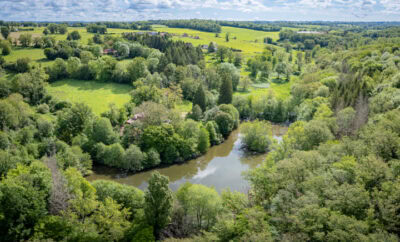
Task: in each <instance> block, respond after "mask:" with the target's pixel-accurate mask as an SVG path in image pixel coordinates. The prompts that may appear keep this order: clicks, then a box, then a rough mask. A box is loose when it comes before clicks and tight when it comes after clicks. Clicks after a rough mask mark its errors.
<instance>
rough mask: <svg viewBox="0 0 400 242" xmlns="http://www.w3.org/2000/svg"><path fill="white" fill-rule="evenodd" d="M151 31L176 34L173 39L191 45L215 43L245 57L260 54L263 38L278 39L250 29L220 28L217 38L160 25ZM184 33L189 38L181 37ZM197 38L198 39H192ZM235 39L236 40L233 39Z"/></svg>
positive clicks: (270, 33)
mask: <svg viewBox="0 0 400 242" xmlns="http://www.w3.org/2000/svg"><path fill="white" fill-rule="evenodd" d="M153 29H154V30H155V31H160V32H168V33H171V34H176V36H174V37H173V39H175V40H182V41H185V42H189V43H192V44H193V45H195V46H197V45H204V44H206V45H208V44H209V43H210V42H216V43H217V44H218V45H219V46H226V47H231V48H235V49H239V50H241V51H242V53H243V55H244V56H246V57H249V56H253V55H254V54H256V53H261V52H262V51H263V49H264V47H265V44H264V43H263V41H264V38H265V37H271V38H272V39H273V40H277V39H278V38H279V32H264V31H257V30H250V29H242V28H234V27H222V32H221V33H220V34H219V37H218V38H217V37H216V36H215V33H208V32H201V31H197V30H190V29H181V28H168V27H165V26H161V25H154V26H153ZM184 33H186V34H188V35H189V36H192V38H191V37H182V35H183V34H184ZM226 33H230V41H229V42H226V41H225V35H226ZM195 36H198V37H199V38H200V39H194V38H193V37H195ZM235 38H236V39H235Z"/></svg>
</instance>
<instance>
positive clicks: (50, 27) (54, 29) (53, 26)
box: [47, 24, 57, 34]
mask: <svg viewBox="0 0 400 242" xmlns="http://www.w3.org/2000/svg"><path fill="white" fill-rule="evenodd" d="M47 29H48V30H49V31H50V33H51V34H55V33H56V32H57V25H56V24H49V25H48V26H47Z"/></svg>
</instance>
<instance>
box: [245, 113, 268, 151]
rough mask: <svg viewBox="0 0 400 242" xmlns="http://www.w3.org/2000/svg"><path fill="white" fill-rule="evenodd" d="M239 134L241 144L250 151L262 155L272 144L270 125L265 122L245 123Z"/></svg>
mask: <svg viewBox="0 0 400 242" xmlns="http://www.w3.org/2000/svg"><path fill="white" fill-rule="evenodd" d="M241 132H242V133H243V135H244V136H243V144H244V146H245V148H246V149H248V150H250V151H255V152H259V153H264V152H266V151H267V150H268V149H269V148H270V146H271V144H272V131H271V125H270V124H269V123H267V122H263V121H254V122H247V123H245V124H244V125H243V127H241Z"/></svg>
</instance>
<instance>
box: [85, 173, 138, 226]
mask: <svg viewBox="0 0 400 242" xmlns="http://www.w3.org/2000/svg"><path fill="white" fill-rule="evenodd" d="M92 185H93V187H94V188H95V189H96V195H97V197H98V199H99V200H100V201H103V202H104V201H105V200H106V198H108V197H110V198H112V199H113V200H114V201H116V202H117V203H119V204H121V205H122V206H123V207H124V208H127V209H129V210H130V212H131V217H130V220H133V219H134V218H135V216H137V215H140V214H138V213H140V211H139V210H140V209H143V206H144V192H143V191H142V190H140V189H138V188H136V187H133V186H129V185H123V184H120V183H117V182H113V181H105V180H96V181H94V182H93V183H92Z"/></svg>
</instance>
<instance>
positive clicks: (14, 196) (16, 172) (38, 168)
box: [0, 162, 51, 241]
mask: <svg viewBox="0 0 400 242" xmlns="http://www.w3.org/2000/svg"><path fill="white" fill-rule="evenodd" d="M50 189H51V174H50V171H49V170H48V169H47V167H46V166H45V165H44V164H43V163H42V162H33V163H32V164H31V165H30V166H23V165H18V166H17V168H16V169H13V170H10V171H9V172H8V174H7V177H6V178H4V179H3V180H2V182H1V183H0V204H1V205H0V214H1V218H2V219H1V220H0V233H1V235H2V238H1V239H2V240H4V241H20V240H28V238H30V236H31V235H32V234H33V228H34V226H35V224H36V223H37V222H38V221H39V220H40V219H41V218H43V217H44V216H46V215H47V213H48V211H47V198H48V197H49V195H50Z"/></svg>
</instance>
